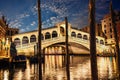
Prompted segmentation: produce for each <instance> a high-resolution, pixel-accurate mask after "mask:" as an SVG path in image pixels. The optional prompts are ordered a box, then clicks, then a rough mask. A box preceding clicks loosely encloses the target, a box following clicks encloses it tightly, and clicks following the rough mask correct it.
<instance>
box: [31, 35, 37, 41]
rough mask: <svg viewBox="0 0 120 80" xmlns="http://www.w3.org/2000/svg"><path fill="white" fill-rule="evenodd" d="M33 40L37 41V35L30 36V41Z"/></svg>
mask: <svg viewBox="0 0 120 80" xmlns="http://www.w3.org/2000/svg"><path fill="white" fill-rule="evenodd" d="M31 42H36V36H35V35H31V36H30V43H31Z"/></svg>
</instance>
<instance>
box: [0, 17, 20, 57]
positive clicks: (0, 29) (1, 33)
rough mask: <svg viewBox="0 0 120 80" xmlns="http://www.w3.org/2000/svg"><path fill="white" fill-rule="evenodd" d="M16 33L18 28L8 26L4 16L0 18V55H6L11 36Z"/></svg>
mask: <svg viewBox="0 0 120 80" xmlns="http://www.w3.org/2000/svg"><path fill="white" fill-rule="evenodd" d="M18 33H19V29H17V28H10V27H9V26H8V24H7V21H6V19H5V17H4V16H2V17H1V18H0V56H8V54H9V49H10V48H9V47H10V42H11V40H12V36H13V35H14V34H18Z"/></svg>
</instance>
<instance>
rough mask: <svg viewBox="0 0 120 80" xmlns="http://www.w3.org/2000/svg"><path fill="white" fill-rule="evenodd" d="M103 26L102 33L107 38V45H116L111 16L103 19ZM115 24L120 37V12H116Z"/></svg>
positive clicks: (108, 15)
mask: <svg viewBox="0 0 120 80" xmlns="http://www.w3.org/2000/svg"><path fill="white" fill-rule="evenodd" d="M101 24H102V31H103V32H104V34H105V36H106V44H114V43H115V39H114V29H113V25H112V19H111V14H110V13H109V14H106V15H105V16H104V17H103V19H102V20H101ZM115 24H116V28H117V31H118V35H119V36H120V29H119V27H120V12H117V11H116V12H115ZM119 41H120V39H119Z"/></svg>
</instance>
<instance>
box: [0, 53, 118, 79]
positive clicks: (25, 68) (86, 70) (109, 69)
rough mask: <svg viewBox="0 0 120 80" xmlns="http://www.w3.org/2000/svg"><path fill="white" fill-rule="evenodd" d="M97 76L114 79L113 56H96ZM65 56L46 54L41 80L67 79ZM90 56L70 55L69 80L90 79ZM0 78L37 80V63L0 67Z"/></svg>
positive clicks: (114, 65)
mask: <svg viewBox="0 0 120 80" xmlns="http://www.w3.org/2000/svg"><path fill="white" fill-rule="evenodd" d="M97 61H98V76H99V79H101V80H108V79H109V80H110V79H115V75H116V63H115V58H113V57H98V58H97ZM65 63H66V59H65V56H60V55H59V56H58V55H56V56H55V55H49V56H48V55H47V56H45V63H44V64H42V70H43V80H67V76H66V67H65ZM90 69H91V68H90V57H88V56H87V57H86V56H70V80H90V79H91V70H90ZM0 80H38V65H37V64H35V65H34V64H30V63H29V61H27V64H26V65H14V66H13V67H8V66H7V68H6V67H2V68H0Z"/></svg>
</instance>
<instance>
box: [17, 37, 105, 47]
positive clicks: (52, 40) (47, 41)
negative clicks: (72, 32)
mask: <svg viewBox="0 0 120 80" xmlns="http://www.w3.org/2000/svg"><path fill="white" fill-rule="evenodd" d="M68 40H69V42H76V43H83V44H85V45H89V44H90V43H89V39H88V40H85V39H83V38H77V37H70V36H69V39H68ZM57 42H65V36H63V37H55V38H50V39H45V40H42V45H48V44H54V43H57ZM36 44H37V42H32V43H28V44H22V45H18V46H16V48H27V47H31V46H34V45H36ZM96 44H97V46H102V45H103V44H100V43H96Z"/></svg>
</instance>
